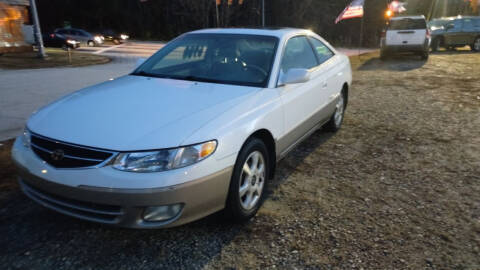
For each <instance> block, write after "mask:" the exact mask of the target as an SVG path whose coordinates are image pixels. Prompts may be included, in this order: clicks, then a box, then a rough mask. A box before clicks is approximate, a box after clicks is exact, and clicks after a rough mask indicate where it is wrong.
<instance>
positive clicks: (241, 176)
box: [225, 138, 272, 223]
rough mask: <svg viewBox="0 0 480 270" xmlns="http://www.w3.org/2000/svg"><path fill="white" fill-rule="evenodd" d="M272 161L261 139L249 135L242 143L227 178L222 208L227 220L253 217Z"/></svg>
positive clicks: (260, 202)
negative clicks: (230, 175)
mask: <svg viewBox="0 0 480 270" xmlns="http://www.w3.org/2000/svg"><path fill="white" fill-rule="evenodd" d="M271 160H272V158H271V157H269V155H268V150H267V147H266V145H265V143H264V142H263V141H262V140H260V139H258V138H251V139H249V140H248V141H247V142H246V143H245V144H244V146H243V147H242V150H241V151H240V154H239V155H238V157H237V161H236V163H235V166H234V168H233V173H232V178H231V180H230V187H229V192H228V198H227V203H226V207H225V214H226V217H227V218H228V219H229V220H231V221H233V222H237V223H241V222H246V221H248V220H249V219H251V218H252V217H253V216H255V214H256V213H257V211H258V209H259V208H260V206H261V204H262V202H263V199H264V196H265V190H266V187H267V182H268V181H267V180H268V176H269V175H270V168H272V167H271V165H270V164H271V163H270V162H271ZM255 162H256V163H255ZM262 168H263V169H262Z"/></svg>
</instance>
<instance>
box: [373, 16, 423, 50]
mask: <svg viewBox="0 0 480 270" xmlns="http://www.w3.org/2000/svg"><path fill="white" fill-rule="evenodd" d="M429 51H430V30H428V29H427V22H426V20H425V16H423V15H422V16H402V17H393V18H391V19H390V21H389V22H388V24H387V26H386V29H385V31H384V32H383V33H382V38H381V41H380V58H381V59H385V58H386V57H388V56H389V55H391V54H394V53H403V52H412V53H416V54H418V55H420V56H421V57H422V59H428V55H429Z"/></svg>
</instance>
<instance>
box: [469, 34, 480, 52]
mask: <svg viewBox="0 0 480 270" xmlns="http://www.w3.org/2000/svg"><path fill="white" fill-rule="evenodd" d="M470 48H471V49H472V51H474V52H480V37H477V38H475V40H474V41H473V44H472V45H470Z"/></svg>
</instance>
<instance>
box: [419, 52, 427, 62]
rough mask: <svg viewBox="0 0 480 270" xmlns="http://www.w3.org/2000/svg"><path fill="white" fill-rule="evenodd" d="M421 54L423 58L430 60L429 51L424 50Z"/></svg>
mask: <svg viewBox="0 0 480 270" xmlns="http://www.w3.org/2000/svg"><path fill="white" fill-rule="evenodd" d="M420 56H421V57H422V60H428V51H426V52H422V53H421V54H420Z"/></svg>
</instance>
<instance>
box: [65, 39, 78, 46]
mask: <svg viewBox="0 0 480 270" xmlns="http://www.w3.org/2000/svg"><path fill="white" fill-rule="evenodd" d="M67 43H68V44H73V45H75V44H77V42H76V41H75V40H71V39H69V40H67Z"/></svg>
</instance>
